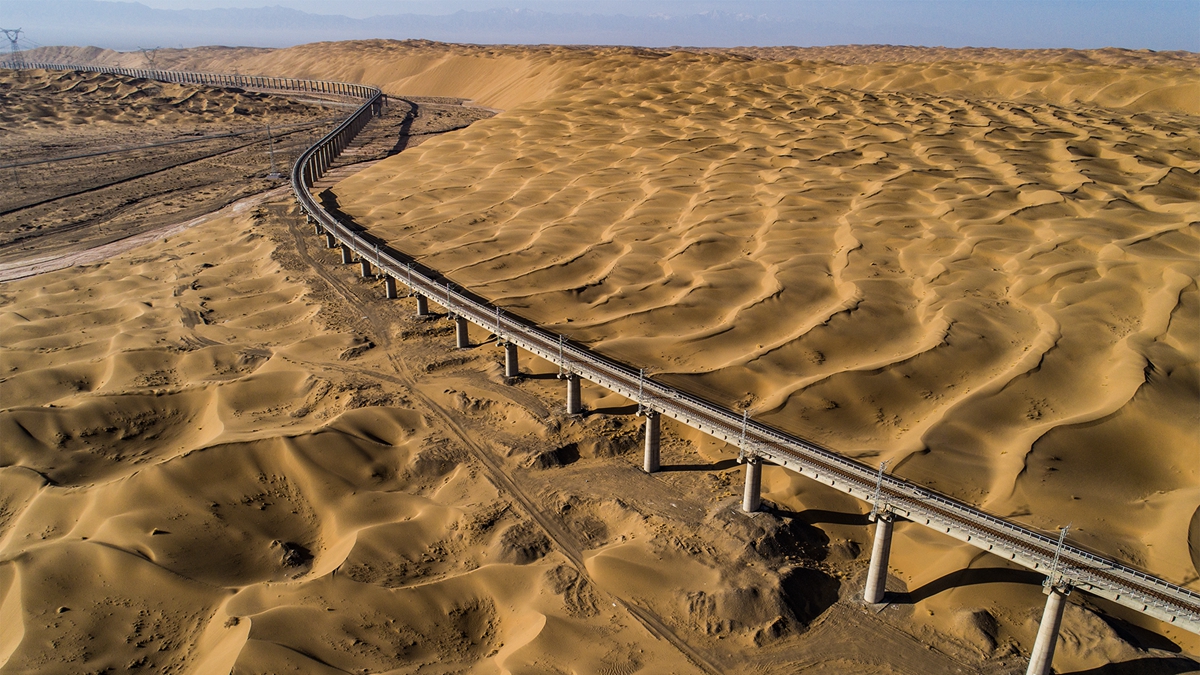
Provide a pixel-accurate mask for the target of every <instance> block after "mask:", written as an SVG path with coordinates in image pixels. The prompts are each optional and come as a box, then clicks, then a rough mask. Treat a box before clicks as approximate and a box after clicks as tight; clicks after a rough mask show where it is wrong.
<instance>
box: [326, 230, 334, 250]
mask: <svg viewBox="0 0 1200 675" xmlns="http://www.w3.org/2000/svg"><path fill="white" fill-rule="evenodd" d="M335 246H337V238H336V237H334V236H333V233H332V232H326V233H325V248H334V247H335Z"/></svg>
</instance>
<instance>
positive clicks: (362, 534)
mask: <svg viewBox="0 0 1200 675" xmlns="http://www.w3.org/2000/svg"><path fill="white" fill-rule="evenodd" d="M52 56H54V55H53V54H49V53H48V54H47V60H55V59H52V58H51V57H52ZM58 56H59V57H61V58H60V59H57V60H68V59H78V58H84V57H85V56H88V55H85V54H83V53H82V52H69V51H63V52H61V53H60V54H58ZM90 57H91V58H95V59H97V60H98V61H102V60H104V59H109V60H112V59H115V58H118V57H114V56H113V55H111V54H104V53H101V52H95V53H92V54H90ZM119 58H132V57H129V56H127V55H123V56H119ZM159 58H160V59H164V60H165V61H166V62H167V63H169V64H171V65H174V66H175V67H180V68H195V69H202V70H210V71H221V70H225V71H232V70H234V69H238V70H239V71H240V72H264V73H271V74H279V75H294V76H315V77H328V78H334V79H347V80H352V81H361V82H367V83H370V84H377V85H380V86H383V87H384V88H385V91H387V92H388V93H389V94H392V95H394V96H399V95H410V96H438V97H454V98H459V99H472V100H474V101H476V102H477V103H478V104H480V105H483V106H490V107H493V108H497V109H504V110H503V112H501V113H500V114H498V115H496V116H495V117H492V118H490V119H482V120H480V121H475V122H474V123H473V124H471V126H470V127H468V128H465V129H462V130H460V131H456V132H454V133H452V134H447V135H444V136H440V137H437V138H433V139H431V140H429V141H428V142H425V143H423V144H421V145H420V146H419V147H415V148H411V149H409V150H408V151H406V152H403V153H400V154H398V155H395V156H393V157H391V158H388V159H384V160H382V161H379V162H377V163H374V164H372V165H371V166H370V167H369V168H365V169H364V170H362V171H358V172H357V173H353V172H351V171H347V172H346V173H347V174H349V173H353V175H350V176H349V177H347V178H345V179H344V180H342V181H341V182H340V183H337V184H336V185H333V186H332V187H331V188H330V192H329V193H327V194H326V195H325V198H326V199H327V200H336V202H337V204H338V205H339V207H340V209H341V210H342V211H343V212H345V213H347V214H348V215H349V216H350V217H352V218H353V219H354V220H355V221H357V222H358V223H359V224H361V225H364V226H366V227H369V228H370V229H371V231H372V232H373V233H374V234H377V235H379V236H383V237H386V238H387V239H388V240H389V241H390V242H391V243H392V244H393V245H395V246H396V247H397V248H399V249H401V250H404V251H407V252H410V253H412V254H414V255H417V256H418V257H420V258H421V260H422V262H424V263H426V264H428V265H429V266H431V267H433V268H435V269H439V270H441V271H443V272H445V273H446V274H447V275H448V276H449V277H450V278H452V279H454V280H455V281H456V282H458V283H461V284H463V285H464V286H468V287H471V288H472V289H473V290H475V291H477V292H479V293H480V294H481V295H483V296H485V297H489V298H491V299H494V300H495V301H496V302H497V303H498V304H500V305H502V306H504V307H506V308H508V309H509V310H510V311H513V312H516V313H519V314H521V315H523V316H526V317H528V318H531V319H534V320H537V321H539V322H542V323H545V324H547V325H549V326H550V327H552V328H553V329H555V330H559V331H562V332H564V333H566V334H568V335H570V336H571V337H573V338H575V339H578V340H580V341H583V342H586V343H588V344H590V345H591V346H593V347H594V348H596V349H598V350H599V351H601V352H604V353H608V354H612V355H614V356H617V357H619V358H622V359H624V360H627V361H628V362H630V363H633V364H635V365H639V366H646V367H649V368H650V369H651V371H650V372H652V374H653V376H654V377H656V378H660V379H662V380H664V381H669V382H671V383H673V384H676V385H678V386H681V387H684V388H686V389H689V390H692V391H695V392H698V393H700V394H702V395H705V396H707V397H709V398H711V399H713V400H715V401H718V402H721V403H723V404H726V405H730V406H734V407H745V408H748V409H750V410H751V411H752V413H753V414H754V415H755V417H756V418H758V419H761V420H764V421H767V422H770V423H772V424H775V425H777V426H779V427H781V428H785V429H788V430H790V431H793V432H795V433H798V434H801V435H804V436H807V437H810V438H813V439H814V440H818V441H821V442H823V443H826V444H827V445H829V446H830V447H833V448H835V449H837V450H839V451H842V452H844V453H846V454H848V455H852V456H855V457H859V458H861V459H864V460H865V461H869V462H877V461H880V460H884V459H887V460H891V465H890V466H891V470H892V471H894V472H895V473H897V474H898V475H902V476H905V477H907V478H910V479H913V480H916V481H919V482H922V483H924V484H927V485H930V486H931V487H934V488H936V489H938V490H941V491H943V492H946V493H949V494H953V495H955V496H957V497H959V498H962V499H964V500H966V501H969V502H972V503H975V504H978V505H980V506H982V507H984V508H987V509H989V510H991V511H993V512H996V513H1000V514H1002V515H1006V516H1011V517H1014V518H1017V519H1019V520H1021V521H1023V522H1026V523H1029V524H1031V525H1034V526H1037V527H1042V528H1045V529H1053V528H1054V527H1056V526H1059V525H1062V524H1065V523H1067V522H1071V523H1072V538H1073V540H1074V541H1076V542H1079V543H1081V544H1083V545H1085V546H1089V547H1091V548H1094V549H1097V550H1100V551H1102V552H1105V553H1107V554H1110V555H1114V556H1116V557H1118V558H1121V559H1123V560H1126V561H1128V562H1130V563H1132V564H1135V565H1137V566H1140V567H1143V568H1145V569H1147V570H1149V571H1151V572H1153V573H1155V574H1158V575H1161V576H1163V577H1165V578H1168V579H1170V580H1172V581H1174V582H1176V583H1183V584H1187V585H1189V586H1191V587H1193V588H1196V587H1200V584H1198V583H1197V564H1198V558H1200V554H1198V553H1197V550H1200V525H1197V523H1198V522H1200V520H1198V517H1197V515H1196V514H1197V510H1198V505H1200V489H1198V488H1197V487H1196V486H1197V478H1198V476H1197V474H1198V473H1200V462H1197V457H1200V439H1198V438H1197V434H1196V429H1197V428H1198V427H1200V419H1198V418H1200V413H1198V411H1200V392H1198V389H1200V384H1198V381H1197V380H1198V377H1200V372H1198V365H1197V362H1198V360H1200V358H1198V352H1200V344H1198V343H1200V337H1198V331H1200V319H1198V315H1200V299H1198V298H1200V292H1198V290H1197V282H1196V279H1197V277H1198V276H1200V269H1197V268H1198V267H1200V263H1198V257H1200V256H1198V254H1200V242H1198V241H1197V238H1198V236H1200V232H1198V231H1197V225H1196V223H1197V221H1198V220H1200V207H1197V203H1198V199H1197V198H1198V197H1200V181H1198V179H1197V176H1198V174H1200V157H1198V153H1200V138H1198V137H1197V136H1198V134H1197V133H1196V131H1195V130H1196V128H1197V124H1196V120H1197V114H1200V97H1198V96H1197V85H1196V84H1195V83H1196V81H1197V80H1196V74H1197V62H1196V59H1195V57H1194V55H1187V54H1163V55H1155V54H1148V53H1141V52H1120V51H1116V50H1101V51H1099V52H1055V53H1052V54H1051V53H1033V54H1021V53H1017V54H1012V53H1004V52H996V51H994V50H993V51H988V52H976V51H970V52H961V53H960V52H954V53H947V52H945V51H941V52H939V51H936V50H935V51H920V50H916V51H913V50H904V49H889V48H868V47H863V48H839V49H837V50H826V51H825V52H821V53H807V52H805V51H804V50H796V52H795V53H788V52H786V51H783V52H780V51H775V52H771V53H762V54H755V53H753V52H751V51H749V50H741V51H733V52H662V51H651V50H634V49H578V48H557V47H546V48H512V47H459V46H446V45H436V44H430V43H385V42H374V43H358V44H349V45H348V44H322V45H307V46H304V47H299V48H294V49H289V50H277V51H270V50H221V49H207V50H187V51H178V52H165V53H163V54H161V55H160V57H159ZM811 59H819V60H811ZM301 227H302V226H301V221H300V220H299V219H297V218H296V214H295V212H294V211H292V210H291V209H290V207H288V206H287V205H286V202H280V203H275V204H272V205H268V206H264V207H262V208H261V209H260V210H258V211H256V212H255V213H254V214H253V215H252V216H233V217H228V218H219V219H215V220H213V221H211V222H209V223H207V224H203V225H199V226H196V227H195V228H193V229H191V230H188V231H187V232H185V233H183V234H177V235H175V236H174V237H173V238H171V239H169V240H166V241H163V242H160V243H156V244H152V245H149V246H146V247H143V248H139V249H137V250H135V251H132V252H129V253H127V254H123V255H122V256H121V257H119V258H116V259H113V260H112V261H110V262H107V263H104V264H100V265H97V266H91V267H79V268H75V269H73V270H63V271H59V272H54V273H51V274H46V275H41V276H37V277H33V278H30V279H26V280H22V281H18V282H12V283H9V284H5V285H4V286H0V292H2V293H3V294H4V298H3V306H2V307H0V312H2V314H0V321H2V323H0V339H2V342H3V348H4V350H5V351H4V373H3V375H2V377H3V380H0V386H2V387H3V411H2V412H0V414H2V417H0V424H3V425H5V430H4V432H3V434H2V437H3V438H4V439H5V440H4V461H3V462H2V464H3V468H0V480H2V481H4V482H5V485H6V487H5V489H4V490H2V491H0V493H2V494H5V495H10V496H9V497H8V501H7V503H6V505H5V506H4V508H3V511H2V513H3V514H4V519H3V521H0V528H2V529H0V560H3V561H5V562H4V563H2V564H0V581H3V585H0V596H3V597H4V600H3V604H2V606H0V616H4V617H6V618H8V620H9V621H11V622H13V624H14V625H16V624H17V623H19V624H20V625H21V626H22V630H21V631H20V632H19V633H18V632H10V633H6V639H5V640H4V641H3V642H0V657H3V656H5V655H6V654H11V656H9V657H8V661H7V666H6V668H7V669H8V670H11V671H13V672H26V671H34V670H39V671H46V672H59V671H61V672H74V671H77V670H79V669H81V668H83V667H86V668H87V669H91V670H99V669H101V668H103V667H105V666H112V667H114V668H122V667H128V666H134V667H135V669H154V670H172V671H175V672H210V671H211V670H218V671H221V672H227V671H228V670H229V668H230V667H233V669H234V672H283V671H285V670H286V669H287V668H289V667H292V665H291V664H294V667H295V668H296V669H299V670H303V671H306V672H324V671H321V668H329V669H330V670H331V671H334V670H359V671H368V672H414V671H417V670H418V669H419V668H424V669H425V670H424V671H422V672H463V671H467V672H481V673H482V672H555V671H556V670H557V671H559V672H580V673H582V672H611V673H632V672H702V671H701V670H699V668H701V666H699V665H697V664H698V663H708V664H710V667H711V668H712V669H715V670H720V671H724V672H797V671H800V672H829V673H836V672H847V671H849V670H853V671H855V672H866V673H873V672H878V673H891V672H902V673H916V672H930V673H933V672H947V673H950V672H984V673H988V672H994V673H1003V672H1011V671H1013V670H1015V669H1017V668H1019V667H1020V653H1022V652H1025V653H1027V650H1028V648H1029V646H1030V645H1031V644H1032V637H1033V634H1034V632H1035V631H1036V621H1037V618H1038V615H1039V613H1040V605H1041V602H1042V596H1041V592H1040V577H1039V576H1038V575H1036V574H1034V573H1032V572H1028V571H1025V570H1021V569H1013V568H1010V567H1007V566H1005V565H1004V564H1003V562H1002V561H999V560H996V559H994V558H990V557H989V556H987V555H985V554H982V553H980V552H979V551H977V550H976V549H973V548H971V547H968V546H964V545H960V544H958V543H957V542H954V541H952V540H948V539H945V538H942V537H939V536H938V535H937V534H936V533H932V532H930V531H928V530H926V529H924V528H918V527H916V526H911V525H905V524H900V525H899V526H898V527H897V539H896V543H895V544H894V547H893V574H894V578H893V579H891V580H890V581H889V588H891V589H892V590H893V599H894V600H895V602H894V603H893V604H891V605H889V606H888V607H887V608H886V609H884V610H882V611H881V612H879V613H875V612H873V611H867V610H865V609H863V608H862V607H861V605H859V604H857V603H856V601H855V594H856V593H857V592H858V591H859V590H860V586H861V579H860V577H861V574H862V572H863V571H864V569H865V564H866V561H865V556H864V555H863V554H862V550H863V549H864V548H865V547H867V546H868V545H869V535H870V530H869V528H868V527H867V525H866V519H865V517H864V516H863V507H862V505H861V504H859V503H857V502H855V501H854V500H850V499H849V498H845V497H842V496H840V495H838V494H832V493H830V492H829V491H826V490H824V489H823V488H821V487H819V486H815V485H810V484H807V483H806V482H805V481H804V479H802V478H800V477H798V476H795V475H792V474H788V473H786V472H783V471H782V470H779V469H774V468H768V469H767V471H766V474H765V483H764V487H765V497H766V499H767V500H768V501H769V502H770V505H771V507H772V508H771V510H770V511H769V512H768V513H765V514H762V515H759V516H754V517H745V516H742V515H740V514H738V513H737V511H736V501H737V498H736V494H735V493H736V491H737V490H738V489H739V480H740V472H739V471H738V470H737V467H736V465H735V464H734V463H733V462H732V459H731V458H732V456H733V453H732V449H731V448H729V447H726V446H724V445H721V444H717V443H714V442H713V441H711V440H710V439H705V438H702V437H699V436H698V435H696V434H695V433H693V432H689V431H688V430H686V429H678V428H675V427H674V426H672V425H668V426H667V428H666V429H665V431H666V435H667V437H668V439H669V441H668V445H667V447H666V448H665V452H664V462H665V463H666V464H668V465H674V466H675V467H676V470H673V471H667V472H664V473H663V474H659V475H656V476H654V477H647V476H645V475H642V474H640V472H639V470H638V468H637V465H638V460H639V459H640V458H639V456H638V452H637V449H636V443H637V431H636V421H635V420H634V419H632V418H631V417H630V414H629V413H630V412H631V409H630V407H629V402H628V401H624V400H620V399H618V398H617V397H613V396H609V395H607V394H606V392H604V391H602V390H599V389H595V388H590V387H585V403H586V405H587V406H588V408H589V409H590V410H592V411H595V412H594V413H592V414H589V415H587V416H585V417H584V418H583V419H576V420H573V419H569V418H566V417H565V416H563V415H562V414H561V407H560V406H561V403H560V402H559V401H558V397H559V395H560V394H561V392H560V391H559V385H558V383H557V382H556V381H555V380H554V379H553V377H552V376H553V373H554V372H555V371H554V370H553V369H552V368H551V367H549V366H548V365H547V364H544V363H538V362H536V361H535V362H534V363H532V364H527V368H528V369H530V370H531V371H532V372H531V374H532V375H533V376H532V377H528V378H526V379H525V380H523V381H522V382H521V383H520V384H519V385H517V386H516V387H513V386H509V385H505V384H502V383H501V382H500V378H499V373H500V371H499V367H498V366H497V365H496V363H495V361H496V358H497V354H496V352H494V351H492V350H490V349H487V348H486V345H483V346H480V347H478V348H475V349H472V350H470V351H467V352H462V353H453V352H451V351H450V350H449V349H448V347H449V344H450V341H449V338H448V337H447V335H446V333H447V331H448V326H446V325H445V324H443V323H438V322H421V321H417V320H416V319H413V318H412V317H410V316H408V314H409V313H411V304H409V303H408V302H406V301H401V302H392V303H387V302H384V301H381V300H379V299H378V298H379V296H381V295H382V293H381V291H380V289H379V288H378V287H379V285H380V284H379V283H378V282H377V281H364V280H358V279H356V277H355V276H354V274H353V270H352V269H350V268H339V267H338V266H337V265H336V262H335V259H336V256H335V255H334V253H333V252H330V251H325V250H324V249H318V248H317V243H316V242H317V240H316V239H314V238H312V237H308V238H307V239H305V238H304V237H302V236H301V235H300V234H298V233H299V232H300V231H301V230H300V228H301ZM213 242H218V243H216V244H214V243H213ZM305 242H307V243H305ZM206 265H207V266H206ZM487 337H488V336H486V335H485V334H483V333H482V331H478V333H477V334H476V333H473V338H474V339H475V341H476V342H478V343H485V342H486V340H487ZM543 376H544V377H543ZM8 486H11V487H8ZM1189 528H1190V529H1189ZM118 569H119V570H121V571H122V573H121V574H117V573H116V572H115V571H109V570H118ZM80 579H84V580H87V581H86V582H81V581H80ZM5 588H6V589H7V592H6V594H5V591H4V590H3V589H5ZM167 589H169V590H167ZM89 636H91V640H89V639H88V637H89ZM50 645H60V647H59V649H58V651H57V652H56V651H55V650H53V649H51V648H50ZM63 645H65V646H66V647H65V650H64V648H63V647H61V646H63ZM923 645H930V646H935V649H932V650H930V649H927V648H926V647H925V646H923ZM1181 652H1182V653H1181ZM1197 653H1200V641H1198V640H1197V638H1196V636H1194V635H1191V634H1188V633H1186V632H1182V631H1179V630H1177V629H1172V628H1170V627H1166V626H1164V625H1162V624H1160V623H1158V622H1155V621H1153V620H1148V619H1145V618H1142V617H1139V616H1137V615H1133V614H1132V613H1129V612H1126V611H1124V610H1121V609H1120V608H1114V607H1112V606H1109V605H1107V604H1105V603H1103V602H1101V601H1096V600H1094V599H1087V598H1086V597H1079V596H1078V595H1077V596H1076V597H1075V598H1074V599H1073V603H1072V604H1071V606H1070V607H1069V608H1068V612H1067V618H1066V624H1065V630H1064V637H1063V641H1062V643H1061V644H1060V647H1059V653H1058V656H1057V657H1056V667H1057V669H1058V670H1059V671H1060V672H1077V671H1088V670H1089V669H1094V672H1113V673H1116V672H1129V673H1134V672H1169V673H1177V672H1187V671H1188V670H1191V669H1193V668H1194V667H1195V661H1193V660H1192V659H1193V658H1194V656H1195V655H1196V654H1197ZM687 654H691V655H692V656H691V658H690V659H689V658H688V656H687ZM68 655H69V657H70V659H73V660H70V661H68V660H67V657H68ZM1106 664H1124V665H1123V666H1115V667H1116V668H1118V669H1116V670H1113V669H1111V668H1106ZM1102 668H1103V670H1100V669H1102Z"/></svg>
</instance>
